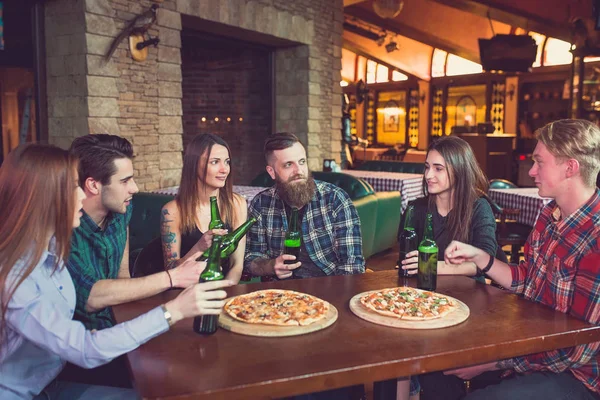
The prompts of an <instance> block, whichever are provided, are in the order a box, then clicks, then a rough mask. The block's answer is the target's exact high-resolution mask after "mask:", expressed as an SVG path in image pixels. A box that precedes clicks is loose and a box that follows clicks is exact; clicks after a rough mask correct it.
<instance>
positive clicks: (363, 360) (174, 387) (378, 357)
mask: <svg viewBox="0 0 600 400" xmlns="http://www.w3.org/2000/svg"><path fill="white" fill-rule="evenodd" d="M408 282H409V285H410V286H414V285H415V284H416V280H415V279H414V278H410V279H409V280H408ZM398 285H399V282H398V278H397V274H396V271H381V272H374V273H366V274H362V275H352V276H336V277H325V278H312V279H304V280H288V281H280V282H271V283H263V284H248V285H239V286H236V287H233V288H230V289H229V290H228V292H229V294H230V295H238V294H242V293H247V292H251V291H254V290H258V289H264V288H284V289H293V290H298V291H302V292H306V293H310V294H313V295H316V296H318V297H321V298H323V299H325V300H327V301H329V302H331V303H332V304H333V305H334V306H335V307H337V309H338V311H339V318H338V320H337V322H336V323H335V324H333V325H332V326H331V327H329V328H327V329H325V330H322V331H319V332H315V333H311V334H308V335H303V336H296V337H288V338H260V337H251V336H243V335H238V334H234V333H231V332H228V331H225V330H223V329H219V330H218V331H217V333H215V334H214V335H212V336H208V337H203V336H199V335H197V334H196V333H194V332H193V330H192V320H191V319H190V320H185V321H181V322H179V323H178V324H177V325H175V326H174V327H173V328H172V329H171V331H169V332H167V333H165V334H164V335H162V336H159V337H158V338H155V339H153V340H151V341H150V342H148V343H146V344H145V345H143V346H141V347H140V348H139V349H137V350H135V351H133V352H131V353H129V354H128V356H127V358H128V360H129V364H130V366H131V370H132V371H133V377H134V385H135V387H136V389H137V390H138V392H139V393H140V394H141V395H142V396H143V397H144V398H149V399H152V398H159V397H160V398H169V399H175V398H177V399H183V398H185V399H192V398H193V399H266V398H277V397H283V396H289V395H295V394H301V393H307V392H315V391H320V390H325V389H331V388H337V387H344V386H349V385H354V384H361V383H366V382H373V381H379V380H384V379H390V378H395V377H399V376H407V375H413V374H419V373H424V372H430V371H437V370H444V369H448V368H454V367H462V366H467V365H471V364H478V363H483V362H488V361H492V360H496V359H504V358H508V357H513V356H518V355H524V354H530V353H534V352H539V351H545V350H551V349H556V348H562V347H568V346H572V345H577V344H583V343H588V342H592V341H600V327H597V326H592V325H590V324H587V323H585V322H583V321H580V320H577V319H575V318H572V317H569V316H567V315H565V314H561V313H559V312H555V311H553V310H551V309H550V308H547V307H545V306H542V305H539V304H534V303H532V302H529V301H527V300H523V299H521V298H519V297H518V296H516V295H512V294H509V293H508V292H505V291H502V290H500V289H497V288H494V287H492V286H488V285H483V284H479V283H476V282H475V281H474V280H472V279H469V278H466V277H458V276H443V277H439V278H438V292H440V293H445V294H448V295H450V296H453V297H455V298H457V299H459V300H462V301H463V302H465V303H466V304H467V305H468V306H469V308H470V310H471V316H470V317H469V319H467V320H466V321H465V322H463V323H462V324H460V325H457V326H454V327H450V328H444V329H437V330H425V331H423V330H402V329H396V328H389V327H384V326H379V325H375V324H372V323H369V322H367V321H364V320H362V319H359V318H357V317H356V316H354V314H352V312H351V311H350V309H349V307H348V301H349V300H350V298H351V297H352V296H354V295H355V294H357V293H361V292H364V291H367V290H373V289H379V288H385V287H394V286H398ZM177 293H178V292H176V291H170V292H166V293H162V294H160V295H157V296H153V297H151V298H148V299H145V300H141V301H137V302H132V303H129V304H123V305H120V306H116V307H113V311H114V314H115V317H116V319H117V321H125V320H128V319H131V318H133V317H135V316H137V315H139V314H141V313H142V312H145V311H147V310H149V309H151V308H152V307H155V306H157V305H159V304H161V303H164V302H165V301H167V300H169V299H171V298H173V297H174V296H175V295H177Z"/></svg>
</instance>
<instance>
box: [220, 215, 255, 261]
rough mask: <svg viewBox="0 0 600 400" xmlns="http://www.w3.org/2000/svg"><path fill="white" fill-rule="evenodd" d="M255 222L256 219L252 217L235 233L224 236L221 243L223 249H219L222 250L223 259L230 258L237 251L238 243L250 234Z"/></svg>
mask: <svg viewBox="0 0 600 400" xmlns="http://www.w3.org/2000/svg"><path fill="white" fill-rule="evenodd" d="M255 222H256V218H254V217H252V218H250V219H249V220H248V221H246V222H244V223H243V224H242V225H240V226H239V227H238V228H237V229H236V230H235V231H233V232H231V233H228V234H227V235H225V236H223V241H222V242H221V247H220V248H219V249H220V250H221V259H224V258H227V257H229V256H230V255H231V253H233V252H234V251H235V249H237V247H238V243H239V242H240V240H242V238H243V237H244V235H246V233H248V230H249V229H250V227H251V226H252V225H254V223H255Z"/></svg>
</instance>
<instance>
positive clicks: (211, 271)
mask: <svg viewBox="0 0 600 400" xmlns="http://www.w3.org/2000/svg"><path fill="white" fill-rule="evenodd" d="M221 240H222V238H221V236H218V235H215V236H214V237H213V239H212V245H211V246H210V251H209V253H208V261H207V262H206V268H205V269H204V271H203V272H202V273H201V274H200V282H201V283H202V282H210V281H220V280H223V279H224V278H225V276H224V275H223V272H222V271H221V252H220V251H219V247H220V246H221ZM218 320H219V316H218V315H201V316H198V317H195V318H194V331H195V332H196V333H199V334H201V335H212V334H213V333H215V332H216V331H217V321H218Z"/></svg>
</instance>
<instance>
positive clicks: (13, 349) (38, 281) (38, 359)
mask: <svg viewBox="0 0 600 400" xmlns="http://www.w3.org/2000/svg"><path fill="white" fill-rule="evenodd" d="M55 261H56V256H55V255H54V254H52V253H50V252H48V251H45V252H44V253H43V254H42V257H41V259H40V261H39V263H38V264H37V265H36V267H35V269H34V270H33V272H32V273H31V274H30V275H29V276H28V277H27V278H26V279H25V280H24V281H23V283H22V284H21V285H20V286H19V287H18V288H17V290H16V292H15V294H14V295H13V297H12V298H11V299H10V301H9V303H8V309H7V312H6V325H5V334H6V337H5V340H2V349H1V350H0V399H3V400H5V399H6V400H8V399H31V398H33V397H34V396H36V395H37V394H39V393H40V392H41V391H42V390H43V389H44V388H45V387H46V386H47V385H48V384H49V383H50V382H52V380H54V378H56V376H57V375H58V374H59V372H60V371H61V370H62V369H63V367H64V365H65V363H66V361H69V362H71V363H73V364H76V365H79V366H81V367H83V368H94V367H97V366H99V365H102V364H105V363H107V362H109V361H111V360H112V359H114V358H116V357H118V356H120V355H122V354H124V353H127V352H129V351H131V350H133V349H135V348H137V347H138V346H140V345H142V344H143V343H145V342H147V341H148V340H150V339H152V338H153V337H156V336H158V335H160V334H161V333H164V332H166V331H167V330H168V329H169V325H168V323H167V321H166V320H165V318H164V314H163V312H162V310H161V308H160V307H157V308H155V309H153V310H151V311H149V312H148V313H146V314H143V315H141V316H139V317H137V318H135V319H133V320H131V321H127V322H124V323H122V324H118V325H116V326H114V327H112V328H109V329H104V330H101V331H97V332H94V333H92V331H88V330H86V328H85V327H84V326H83V324H82V323H81V322H79V321H73V320H72V318H73V310H74V308H75V287H74V286H73V281H72V280H71V276H70V275H69V271H68V270H67V269H66V268H65V267H64V264H63V263H62V262H61V263H60V264H59V266H58V268H57V269H56V270H55V271H54V273H53V272H52V271H53V269H54V263H55ZM24 264H25V260H24V259H23V258H21V260H19V262H18V263H17V264H16V265H15V266H14V267H13V269H12V270H11V272H10V274H9V276H8V279H7V287H8V285H9V284H10V283H12V282H14V280H15V279H17V278H18V277H19V276H22V273H23V269H24V268H25V265H24Z"/></svg>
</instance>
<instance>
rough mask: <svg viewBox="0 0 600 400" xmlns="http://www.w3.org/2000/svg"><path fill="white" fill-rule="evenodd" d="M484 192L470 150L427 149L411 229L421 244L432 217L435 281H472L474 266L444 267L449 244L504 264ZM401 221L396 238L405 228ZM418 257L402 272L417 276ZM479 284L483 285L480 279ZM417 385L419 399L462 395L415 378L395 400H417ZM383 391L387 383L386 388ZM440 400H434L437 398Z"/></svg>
mask: <svg viewBox="0 0 600 400" xmlns="http://www.w3.org/2000/svg"><path fill="white" fill-rule="evenodd" d="M487 189H488V181H487V178H486V176H485V174H484V173H483V171H482V170H481V168H480V167H479V164H477V161H476V159H475V155H474V154H473V150H472V149H471V146H469V144H468V143H467V142H465V141H464V140H463V139H461V138H459V137H456V136H445V137H442V138H440V139H438V140H436V141H435V142H433V143H431V145H430V146H429V150H428V151H427V159H426V160H425V171H424V174H423V193H425V197H421V198H419V199H416V200H414V201H413V202H412V203H411V204H414V206H415V212H414V216H413V223H414V228H415V231H416V232H417V236H418V238H419V241H420V240H421V239H422V238H423V230H424V224H425V216H426V215H427V213H428V212H430V213H431V214H432V216H433V235H434V239H435V242H436V244H437V245H438V248H439V252H438V269H437V273H438V275H451V274H453V275H468V276H474V275H477V267H476V266H475V264H473V263H470V262H469V263H464V264H460V265H456V266H455V265H447V264H446V263H445V262H444V250H446V247H448V245H449V244H450V242H451V241H452V240H461V241H464V242H465V243H469V244H472V245H474V246H477V247H479V248H481V249H484V250H485V251H486V252H487V253H488V254H490V255H493V256H495V257H497V258H500V259H503V260H505V261H506V255H505V254H504V252H503V251H502V249H501V248H499V247H498V243H497V241H496V219H495V217H494V213H493V212H492V209H491V207H490V205H489V204H488V202H487V200H485V199H484V198H482V197H480V194H481V193H482V192H486V191H487ZM404 217H405V216H404V215H403V216H402V221H401V222H400V227H401V228H400V230H399V232H398V233H399V234H400V233H401V232H402V229H403V228H402V227H403V226H404ZM417 266H418V251H413V252H410V253H408V254H407V257H406V259H405V260H404V261H402V266H401V268H403V269H406V270H408V271H409V274H416V273H417ZM478 280H480V281H482V282H484V279H483V276H481V277H479V278H478ZM419 381H421V385H422V386H423V390H424V398H425V399H432V398H440V399H442V398H444V399H456V398H459V397H460V396H462V395H464V388H463V382H462V381H461V380H460V379H458V378H456V377H455V376H446V375H443V374H442V373H432V374H425V375H420V377H419V380H417V379H416V378H415V377H412V379H411V381H410V395H409V381H408V380H406V379H402V380H398V382H397V397H396V398H397V399H406V398H409V396H410V399H417V398H419V397H418V396H419V389H420V385H419ZM386 385H387V383H386ZM438 396H439V397H438Z"/></svg>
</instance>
